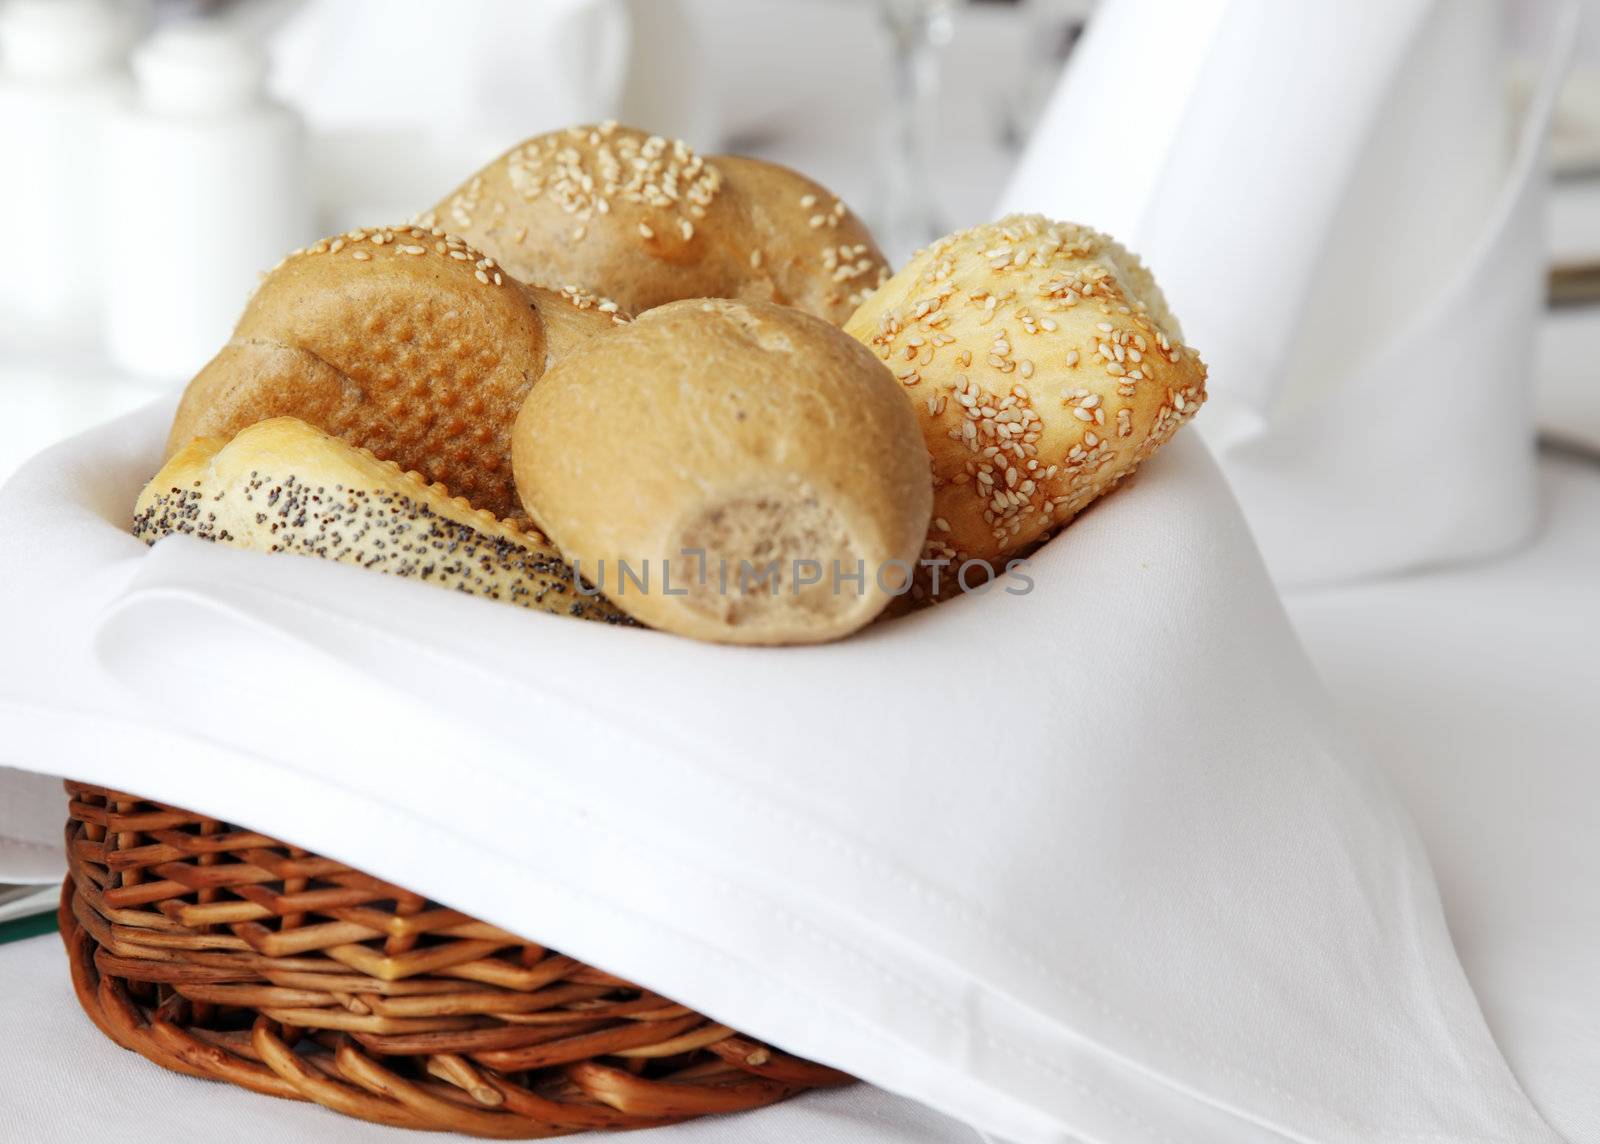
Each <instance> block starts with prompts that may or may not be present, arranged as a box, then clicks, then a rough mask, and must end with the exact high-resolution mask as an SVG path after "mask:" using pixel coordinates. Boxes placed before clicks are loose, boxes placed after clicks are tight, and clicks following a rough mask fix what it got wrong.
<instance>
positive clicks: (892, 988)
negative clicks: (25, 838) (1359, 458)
mask: <svg viewBox="0 0 1600 1144" xmlns="http://www.w3.org/2000/svg"><path fill="white" fill-rule="evenodd" d="M169 413H170V409H169V408H167V407H157V408H153V409H151V410H148V411H146V412H144V413H142V414H139V415H136V416H134V417H132V418H128V419H124V420H123V421H119V422H115V423H113V424H111V425H109V426H107V427H105V428H103V429H101V430H98V431H96V432H94V433H92V434H89V435H87V436H84V437H80V438H77V439H75V440H73V441H69V442H67V443H65V444H63V445H61V446H58V447H57V448H55V449H53V450H51V451H50V452H48V453H46V454H45V455H43V456H41V457H40V458H38V459H36V460H35V461H34V462H33V463H31V464H30V465H29V466H27V467H25V468H24V470H23V471H22V472H21V473H20V474H19V475H18V476H17V477H16V478H15V479H14V481H13V482H12V483H11V484H10V485H9V486H8V487H7V488H6V489H5V490H4V492H3V493H0V527H3V528H4V529H5V532H6V534H7V535H8V536H10V537H13V538H15V539H14V540H13V542H12V543H11V544H10V545H9V546H8V547H7V548H6V549H5V550H4V551H3V552H0V576H3V579H4V582H5V583H6V585H7V588H8V591H7V592H6V593H5V595H4V596H3V597H0V630H5V631H7V632H8V633H11V634H12V635H13V642H12V643H11V645H10V647H9V649H8V653H7V654H6V655H5V656H4V657H3V658H0V718H4V720H5V726H6V732H7V733H6V734H5V736H4V737H3V738H0V744H3V746H0V750H4V751H7V752H10V754H9V755H7V756H4V757H0V762H5V763H10V764H12V765H16V766H21V767H26V768H31V769H36V770H40V771H44V772H52V773H58V774H61V773H64V774H71V775H74V776H75V777H79V778H84V779H88V780H92V781H102V782H106V783H112V784H116V785H119V786H122V787H126V788H132V789H136V790H138V791H139V792H141V793H144V794H147V795H149V796H151V797H154V798H158V799H165V800H168V801H173V802H177V803H181V804H185V805H189V806H192V807H195V808H197V809H200V810H203V811H206V812H209V813H213V814H216V815H219V816H221V817H226V818H231V819H234V820H236V821H240V822H245V823H248V824H249V825H251V826H254V827H257V828H259V829H262V830H265V831H268V832H274V833H278V834H282V835H285V836H287V837H289V838H291V839H292V840H293V841H295V842H297V843H300V844H302V845H305V846H308V847H310V848H312V849H316V850H321V851H325V852H328V853H330V854H333V855H335V856H337V857H339V858H342V859H345V860H347V861H350V862H352V863H353V864H356V865H359V866H361V867H364V868H367V869H370V870H372V871H374V872H375V873H378V874H380V875H382V876H385V877H388V878H391V879H393V880H395V881H398V882H401V883H403V884H406V885H408V886H411V887H413V888H414V889H416V890H418V891H420V892H423V893H427V894H429V895H432V896H434V897H436V898H438V899H440V900H443V901H447V902H449V903H451V904H453V905H455V906H458V907H460V908H462V909H464V910H467V911H469V912H472V913H475V914H479V915H482V916H484V917H486V918H488V919H490V920H492V921H495V922H497V923H499V924H502V925H504V926H506V927H508V928H510V929H512V930H516V931H521V932H526V933H529V934H531V935H533V936H536V937H538V938H539V939H541V940H543V941H546V942H549V943H550V944H552V945H555V946H556V947H558V948H561V949H563V950H565V951H567V952H570V953H572V954H574V955H576V956H578V957H581V958H585V959H587V960H590V961H593V962H596V963H598V964H601V965H604V966H606V967H607V968H609V969H612V970H614V971H616V972H618V973H621V974H624V975H627V976H631V977H633V978H636V979H638V980H640V981H641V982H643V983H645V984H648V985H650V986H651V987H653V988H656V989H659V990H661V991H662V992H664V993H666V994H667V995H670V996H673V997H676V998H678V999H680V1000H682V1001H683V1002H685V1003H686V1004H689V1005H693V1006H697V1007H699V1008H701V1009H703V1010H704V1011H706V1012H708V1013H710V1014H712V1015H714V1016H716V1017H718V1018H719V1019H722V1020H725V1021H727V1022H729V1023H732V1024H734V1025H736V1026H739V1027H743V1028H745V1029H747V1030H748V1031H750V1032H751V1033H753V1034H755V1035H757V1036H763V1037H767V1038H770V1039H772V1040H773V1041H775V1042H776V1043H778V1044H781V1045H784V1046H786V1047H788V1048H790V1049H792V1050H794V1051H796V1052H800V1053H802V1054H807V1055H811V1056H814V1057H816V1058H818V1059H821V1060H825V1061H828V1062H830V1063H832V1064H835V1065H838V1066H840V1067H843V1068H845V1069H848V1070H850V1071H852V1072H855V1073H856V1074H857V1075H859V1076H862V1077H863V1078H865V1079H867V1080H870V1081H872V1082H874V1083H875V1084H877V1085H879V1086H881V1087H883V1088H886V1089H889V1090H891V1091H894V1092H897V1093H901V1094H904V1095H908V1096H911V1097H913V1098H915V1099H918V1100H920V1101H923V1102H925V1103H927V1104H929V1105H931V1106H932V1107H934V1108H936V1109H938V1110H940V1111H942V1112H945V1113H947V1114H949V1115H952V1116H955V1117H958V1118H960V1119H963V1120H966V1121H968V1122H970V1123H972V1124H973V1125H975V1126H977V1127H978V1128H980V1129H982V1130H984V1131H987V1132H991V1133H994V1134H997V1135H999V1136H1002V1137H1005V1138H1008V1139H1012V1140H1016V1141H1019V1142H1034V1141H1038V1142H1045V1141H1064V1140H1066V1139H1069V1138H1072V1137H1078V1138H1082V1139H1088V1140H1097V1141H1099V1140H1104V1141H1114V1142H1119V1144H1120V1142H1124V1141H1126V1142H1137V1144H1145V1142H1149V1144H1156V1142H1160V1144H1171V1142H1172V1141H1174V1140H1178V1139H1181V1140H1183V1141H1185V1142H1186V1144H1187V1142H1196V1144H1207V1142H1212V1141H1216V1142H1219V1144H1220V1142H1223V1141H1226V1142H1227V1144H1240V1142H1248V1141H1257V1140H1260V1141H1268V1140H1272V1141H1278V1140H1284V1139H1294V1140H1302V1141H1319V1142H1321V1141H1326V1142H1330V1144H1331V1142H1346V1141H1348V1142H1352V1144H1353V1142H1355V1141H1362V1142H1367V1141H1371V1140H1374V1139H1382V1140H1420V1139H1423V1138H1426V1139H1429V1140H1433V1141H1435V1142H1436V1144H1443V1142H1445V1141H1461V1142H1466V1141H1505V1142H1508V1144H1509V1142H1511V1141H1516V1142H1519V1144H1521V1142H1524V1141H1526V1142H1540V1141H1554V1140H1555V1139H1557V1138H1556V1137H1555V1135H1554V1134H1553V1133H1552V1132H1551V1131H1550V1130H1549V1129H1548V1127H1547V1126H1545V1125H1544V1124H1543V1122H1542V1121H1541V1120H1540V1119H1539V1117H1538V1116H1537V1114H1536V1113H1535V1112H1534V1110H1533V1109H1532V1107H1531V1106H1530V1105H1529V1104H1528V1103H1527V1101H1526V1099H1525V1098H1524V1097H1523V1096H1522V1094H1521V1092H1520V1090H1519V1089H1518V1087H1517V1085H1516V1083H1515V1081H1514V1080H1513V1078H1512V1076H1511V1075H1510V1073H1509V1072H1508V1070H1507V1069H1506V1067H1505V1065H1504V1063H1503V1062H1502V1060H1501V1059H1500V1057H1499V1055H1498V1053H1497V1051H1496V1049H1495V1047H1494V1045H1493V1043H1492V1041H1491V1039H1490V1038H1489V1036H1488V1034H1487V1032H1486V1030H1485V1027H1484V1025H1483V1021H1482V1018H1481V1016H1480V1015H1479V1012H1478V1009H1477V1006H1476V1003H1475V1000H1474V998H1473V996H1472V994H1471V992H1470V990H1469V988H1468V987H1467V984H1466V982H1465V979H1464V978H1463V976H1462V973H1461V970H1460V968H1459V966H1458V964H1457V962H1456V960H1455V957H1454V954H1453V951H1452V949H1451V946H1450V942H1449V937H1448V935H1447V933H1446V930H1445V927H1444V923H1443V919H1442V916H1441V913H1440V908H1439V903H1438V900H1437V897H1436V894H1435V891H1434V888H1433V884H1432V880H1431V876H1430V874H1429V872H1428V866H1427V862H1426V859H1425V858H1424V856H1423V854H1422V853H1421V850H1420V848H1419V846H1418V843H1417V841H1416V838H1415V836H1414V834H1413V832H1412V830H1411V828H1410V827H1409V825H1408V824H1407V822H1406V820H1405V818H1404V816H1403V814H1402V813H1401V812H1400V811H1399V810H1398V808H1397V806H1396V803H1395V801H1394V799H1393V797H1392V795H1391V792H1390V791H1389V789H1388V788H1387V787H1386V786H1385V784H1384V783H1383V782H1382V781H1381V780H1379V779H1378V778H1377V777H1376V776H1375V774H1374V773H1373V771H1372V770H1371V769H1370V768H1369V766H1368V765H1367V764H1366V762H1365V761H1364V760H1363V758H1362V756H1361V754H1360V752H1359V751H1357V750H1356V749H1355V748H1353V747H1352V746H1351V745H1350V744H1349V743H1348V742H1347V741H1346V740H1345V739H1344V737H1343V736H1342V735H1341V733H1340V731H1339V729H1338V725H1337V723H1336V721H1335V719H1334V718H1333V717H1332V715H1331V714H1330V711H1329V709H1328V705H1327V703H1326V700H1325V698H1324V696H1323V694H1322V692H1321V690H1320V688H1319V685H1318V684H1317V682H1316V680H1315V679H1314V677H1313V675H1312V673H1311V671H1310V670H1309V668H1308V666H1307V664H1306V662H1305V660H1304V658H1303V656H1302V654H1301V652H1300V650H1299V648H1298V645H1297V644H1296V642H1295V640H1294V638H1293V636H1292V634H1291V633H1290V631H1289V629H1288V627H1287V625H1286V623H1285V620H1284V617H1283V614H1282V611H1281V609H1280V607H1279V605H1278V604H1277V601H1276V599H1275V597H1274V595H1273V592H1272V589H1271V586H1270V584H1269V582H1268V580H1267V578H1266V576H1265V574H1264V571H1263V569H1262V567H1261V565H1260V563H1259V560H1258V557H1257V556H1256V554H1255V551H1254V548H1253V546H1252V544H1251V541H1250V539H1249V536H1248V534H1247V532H1246V530H1245V528H1244V525H1243V522H1242V519H1241V518H1240V516H1239V514H1238V511H1237V509H1236V507H1235V505H1234V503H1233V501H1232V499H1231V497H1230V496H1229V494H1228V492H1227V490H1226V488H1225V486H1224V484H1223V482H1222V480H1221V478H1220V476H1219V474H1218V473H1217V471H1216V469H1215V468H1214V467H1213V465H1212V464H1211V462H1210V461H1209V459H1208V458H1207V456H1206V454H1205V451H1204V450H1203V448H1201V446H1200V443H1199V441H1198V439H1196V438H1195V437H1193V436H1192V435H1184V436H1182V437H1180V438H1179V440H1178V441H1177V442H1176V443H1175V444H1174V445H1173V446H1172V447H1171V448H1170V449H1169V450H1167V451H1166V452H1165V453H1163V454H1162V455H1161V456H1160V457H1159V458H1157V459H1156V460H1155V462H1153V463H1152V464H1151V465H1150V466H1148V469H1147V471H1146V472H1144V473H1142V474H1141V476H1140V477H1139V479H1138V480H1137V481H1136V482H1134V483H1132V485H1131V486H1130V487H1128V488H1126V489H1124V490H1123V491H1121V492H1119V493H1118V494H1116V495H1115V496H1114V497H1112V498H1109V499H1108V500H1107V501H1106V502H1105V503H1104V504H1102V505H1101V506H1099V507H1097V508H1096V509H1095V510H1094V511H1092V512H1090V513H1088V514H1087V515H1085V516H1084V517H1083V518H1082V519H1081V520H1080V521H1078V522H1077V523H1075V524H1074V525H1073V527H1072V528H1071V529H1069V530H1067V531H1066V532H1065V533H1064V534H1063V535H1062V536H1061V537H1059V538H1058V539H1057V540H1056V541H1054V542H1052V543H1051V544H1050V545H1048V546H1047V547H1046V548H1045V549H1044V550H1043V551H1042V552H1041V553H1040V554H1039V555H1038V557H1037V558H1036V560H1035V561H1034V563H1033V567H1032V574H1033V577H1034V580H1035V583H1036V585H1037V587H1036V590H1035V591H1034V592H1033V593H1032V594H1031V595H1027V596H1008V595H1006V594H1004V593H1001V592H992V593H990V594H987V595H984V596H981V597H968V598H965V599H961V600H957V601H954V602H952V603H949V604H946V605H943V606H941V607H939V608H936V609H933V610H931V611H928V612H924V613H921V614H918V615H916V616H913V617H911V618H908V619H905V620H901V621H897V622H895V623H892V624H886V625H882V626H880V627H876V628H874V629H871V630H869V631H868V632H866V633H863V634H861V635H859V636H858V637H856V638H853V639H851V640H849V641H846V642H844V643H840V644H836V645H830V646H826V647H820V648H809V649H740V648H726V647H713V646H708V645H700V644H695V643H690V642H686V641H683V640H679V639H675V638H673V637H670V636H666V635H663V634H659V633H653V632H643V631H638V630H627V629H612V628H606V627H602V626H598V625H587V624H581V623H576V622H573V621H569V620H566V619H562V618H559V617H553V616H548V615H545V614H542V613H528V612H522V611H517V610H513V609H509V608H505V607H500V606H497V605H491V604H489V603H487V602H485V601H482V600H474V599H470V598H466V597H460V596H456V595H454V594H451V593H444V592H439V591H437V590H434V589H431V588H428V587H426V586H421V585H416V584H411V583H407V582H402V581H396V580H392V579H387V578H384V577H379V576H373V575H370V574H367V573H364V572H362V571H360V570H357V569H350V568H345V567H340V566H335V565H331V564H324V563H321V562H317V561H311V560H302V559H289V558H286V557H273V556H266V555H262V554H256V553H246V552H240V551H236V550H232V549H225V548H220V547H214V546H209V545H205V544H202V543H200V542H196V541H192V540H188V539H184V538H178V539H172V540H168V541H164V542H163V543H161V544H160V545H158V546H156V547H155V548H154V549H148V550H147V549H145V548H144V547H143V546H142V545H140V544H139V543H137V542H136V541H134V540H132V539H131V538H130V537H129V536H128V535H127V534H126V532H125V528H126V526H127V521H128V514H129V508H128V506H129V504H130V503H131V501H132V499H133V496H134V493H135V492H136V490H137V488H138V487H139V485H140V483H141V482H142V481H144V480H145V479H146V478H147V477H148V475H149V474H150V473H151V472H152V471H153V469H154V468H155V465H156V463H157V460H158V456H157V454H158V450H159V447H160V441H161V439H162V436H163V433H164V429H165V425H166V421H167V418H168V416H169ZM352 824H362V826H363V829H361V830H359V831H355V830H352V829H351V826H352Z"/></svg>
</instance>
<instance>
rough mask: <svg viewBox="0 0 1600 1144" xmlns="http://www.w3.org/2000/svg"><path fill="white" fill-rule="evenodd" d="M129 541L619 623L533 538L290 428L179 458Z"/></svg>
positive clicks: (195, 447) (161, 478) (276, 423)
mask: <svg viewBox="0 0 1600 1144" xmlns="http://www.w3.org/2000/svg"><path fill="white" fill-rule="evenodd" d="M133 533H134V535H135V536H137V537H139V538H140V539H141V540H144V541H145V542H147V543H151V544H153V543H155V542H156V541H157V540H159V539H160V538H161V537H163V536H171V535H175V534H181V535H184V536H193V537H196V538H198V539H201V540H211V541H216V542H218V543H222V544H228V545H232V546H234V547H237V548H253V549H256V550H258V551H262V552H287V553H294V554H298V555H302V556H319V557H322V558H324V559H328V560H336V561H338V562H340V563H342V564H354V565H357V566H359V567H362V568H369V569H373V570H375V571H378V572H386V573H388V574H389V575H391V576H400V577H405V578H407V579H413V580H419V581H422V582H423V583H427V584H437V585H439V586H440V587H443V588H450V589H453V590H455V591H459V592H466V593H468V594H470V595H474V596H487V597H489V598H491V599H496V600H505V601H508V602H510V603H513V604H520V605H522V606H523V607H527V608H538V609H540V610H543V611H546V612H555V613H557V614H560V615H570V616H577V617H579V618H581V619H586V620H602V621H605V622H609V623H631V622H632V621H631V620H629V619H628V618H627V617H626V616H625V615H623V614H622V613H621V612H619V611H617V609H615V608H613V607H612V606H611V605H610V604H608V603H607V602H606V601H605V600H604V599H602V598H601V597H599V596H596V595H593V594H590V593H588V592H586V591H580V590H579V586H578V584H577V582H576V580H575V579H574V578H573V575H572V572H571V569H569V568H568V567H567V565H566V564H565V563H564V562H563V561H562V560H561V557H560V556H559V555H558V554H557V553H556V552H555V550H554V549H552V548H550V547H549V545H548V544H547V543H546V542H545V540H544V538H543V537H542V536H540V535H538V534H537V533H534V532H529V531H525V530H523V529H520V528H517V527H516V526H514V525H511V524H508V523H506V522H504V521H499V520H496V519H495V518H494V516H493V515H491V514H490V513H488V512H485V511H484V510H482V509H474V508H473V507H472V506H471V505H469V504H468V503H467V502H466V501H464V500H461V499H460V498H452V497H451V496H450V494H449V492H448V490H446V489H445V488H444V486H443V485H430V484H428V483H427V482H425V481H424V480H423V479H422V477H421V476H419V475H418V474H416V473H407V472H403V471H402V470H401V469H400V467H399V466H398V465H395V464H394V463H392V462H390V461H380V460H379V459H378V458H376V457H374V456H373V455H372V454H371V453H370V452H368V451H367V450H365V449H358V448H356V447H354V446H352V445H348V444H346V443H345V442H343V441H340V440H339V439H337V438H335V437H330V436H329V435H328V434H326V433H323V432H322V431H321V430H319V429H315V428H313V427H312V426H310V425H307V424H306V423H305V422H303V421H299V420H296V419H295V418H292V417H277V418H273V419H271V420H269V421H262V422H259V423H258V424H255V425H252V426H250V427H249V428H247V429H244V430H242V431H241V432H240V433H239V434H238V435H237V436H236V437H234V438H233V440H231V441H225V440H223V439H222V438H216V437H210V438H200V439H198V440H194V441H191V442H190V443H189V444H188V445H186V446H184V448H182V449H180V450H179V451H178V453H177V455H176V456H174V457H173V458H172V459H171V460H169V461H168V462H167V463H166V464H165V465H164V466H163V467H162V469H161V471H160V472H159V473H157V474H156V475H155V477H154V478H152V480H151V481H150V483H149V484H148V485H146V486H145V489H144V491H143V492H142V493H141V494H140V495H139V500H138V503H137V504H136V505H135V507H134V522H133Z"/></svg>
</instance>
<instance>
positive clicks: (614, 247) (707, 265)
mask: <svg viewBox="0 0 1600 1144" xmlns="http://www.w3.org/2000/svg"><path fill="white" fill-rule="evenodd" d="M421 221H422V222H423V223H425V224H426V225H429V226H432V225H434V224H435V223H437V224H438V225H440V226H443V227H444V228H445V229H447V230H449V231H450V232H451V233H453V234H459V235H461V236H462V237H464V238H466V239H467V240H468V241H470V242H472V243H474V244H475V245H477V246H478V247H480V248H481V249H483V250H485V251H487V252H489V253H490V254H491V255H493V256H494V257H495V258H496V259H497V260H498V261H499V262H500V264H501V265H503V266H505V267H506V268H507V269H508V270H510V272H511V273H512V274H514V275H516V276H517V277H518V278H521V279H523V280H524V281H527V282H540V283H544V284H546V285H548V286H557V287H559V286H570V287H572V288H574V289H580V288H587V289H590V290H601V291H603V292H604V293H607V294H610V295H611V296H612V297H614V298H616V300H617V301H618V302H619V303H620V304H621V305H622V306H623V307H624V308H626V309H627V310H629V311H631V312H633V313H636V314H638V313H643V312H644V311H645V310H648V309H650V308H652V307H654V306H659V305H662V304H663V303H666V302H672V301H676V300H678V299H682V298H736V299H739V300H742V301H748V302H777V303H779V304H781V305H785V306H793V307H795V308H796V309H800V310H805V311H806V312H808V313H810V314H814V315H816V316H817V317H819V318H824V319H826V320H828V321H830V322H832V323H833V324H834V325H836V326H838V325H842V324H843V323H844V320H845V319H846V318H848V317H849V316H850V314H851V312H852V311H853V310H854V309H855V308H856V307H857V306H858V305H859V304H860V303H861V301H862V300H863V299H864V298H865V297H866V295H867V293H869V292H870V291H871V290H872V289H873V288H874V287H876V286H877V285H878V284H879V283H880V282H882V281H883V280H884V279H886V278H887V277H888V274H889V268H888V264H887V263H886V262H885V261H884V258H883V254H882V253H881V252H880V251H879V250H878V246H877V244H876V243H875V242H873V240H872V235H871V234H870V233H868V231H867V228H866V227H865V226H864V225H863V224H862V223H861V222H860V220H859V219H857V218H856V217H855V216H854V215H853V214H851V213H850V211H849V210H848V208H846V207H845V205H844V204H843V203H842V202H840V201H839V199H838V198H837V197H836V196H835V195H833V194H832V193H831V192H829V191H828V190H827V188H825V187H822V186H820V185H818V184H817V183H814V182H812V181H811V180H810V179H807V178H806V177H805V176H803V175H800V174H797V173H796V172H794V171H791V170H789V169H788V168H787V167H781V166H779V165H777V164H775V163H767V162H763V161H761V160H758V159H745V158H739V157H736V156H732V155H717V156H712V157H711V158H709V159H708V158H703V157H701V156H699V155H696V154H695V153H694V152H693V151H692V150H690V149H689V147H688V145H687V144H685V143H683V142H681V141H676V140H666V139H662V138H661V137H660V136H653V135H646V134H645V133H644V132H642V131H638V130H635V129H633V128H631V127H618V126H617V125H616V124H614V123H604V124H601V125H599V126H598V127H573V128H569V129H567V130H565V131H553V132H551V133H549V134H547V135H538V136H535V137H534V138H532V139H529V140H527V141H526V142H524V143H520V144H518V145H517V146H515V147H513V148H512V149H511V150H509V151H507V152H506V153H505V154H504V155H502V156H500V157H499V158H498V159H496V160H494V161H493V162H492V163H490V164H489V165H488V166H486V167H484V168H483V169H482V170H481V171H479V172H478V173H477V174H475V175H473V176H472V177H471V178H470V179H468V180H467V181H466V182H465V183H464V184H463V185H462V186H461V187H460V188H459V189H458V190H456V191H455V192H454V193H453V194H451V195H450V196H449V197H447V198H446V199H445V200H444V201H443V202H441V203H439V204H438V205H437V206H436V207H434V209H433V210H432V211H430V212H429V213H428V214H426V215H424V216H423V217H422V219H421Z"/></svg>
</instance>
